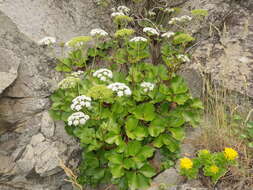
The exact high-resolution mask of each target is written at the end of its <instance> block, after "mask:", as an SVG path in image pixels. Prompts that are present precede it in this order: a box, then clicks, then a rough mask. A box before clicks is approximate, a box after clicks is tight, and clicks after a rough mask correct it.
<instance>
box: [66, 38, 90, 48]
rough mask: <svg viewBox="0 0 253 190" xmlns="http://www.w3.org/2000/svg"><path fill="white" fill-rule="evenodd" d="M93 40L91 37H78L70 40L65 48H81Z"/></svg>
mask: <svg viewBox="0 0 253 190" xmlns="http://www.w3.org/2000/svg"><path fill="white" fill-rule="evenodd" d="M91 40H92V37H90V36H77V37H74V38H72V39H71V40H69V41H68V42H66V43H65V46H67V47H76V46H77V47H78V46H79V47H80V46H83V45H84V44H85V43H87V42H89V41H91Z"/></svg>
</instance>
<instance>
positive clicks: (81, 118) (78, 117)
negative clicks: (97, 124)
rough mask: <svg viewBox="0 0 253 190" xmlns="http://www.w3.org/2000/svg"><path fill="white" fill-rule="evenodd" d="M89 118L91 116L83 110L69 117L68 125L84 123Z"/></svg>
mask: <svg viewBox="0 0 253 190" xmlns="http://www.w3.org/2000/svg"><path fill="white" fill-rule="evenodd" d="M89 119H90V116H88V115H86V114H84V113H83V112H76V113H73V114H72V115H71V116H69V117H68V125H69V126H78V125H84V124H85V123H86V122H87V121H88V120H89Z"/></svg>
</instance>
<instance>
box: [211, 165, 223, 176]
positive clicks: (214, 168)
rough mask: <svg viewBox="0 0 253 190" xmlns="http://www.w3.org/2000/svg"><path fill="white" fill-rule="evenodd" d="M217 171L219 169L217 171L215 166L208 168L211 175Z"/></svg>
mask: <svg viewBox="0 0 253 190" xmlns="http://www.w3.org/2000/svg"><path fill="white" fill-rule="evenodd" d="M219 170H220V169H219V168H218V167H217V166H216V165H211V166H210V167H209V171H210V172H211V173H213V174H216V173H218V172H219Z"/></svg>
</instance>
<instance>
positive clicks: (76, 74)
mask: <svg viewBox="0 0 253 190" xmlns="http://www.w3.org/2000/svg"><path fill="white" fill-rule="evenodd" d="M83 73H84V72H83V71H76V72H72V73H71V76H73V77H80V76H81V75H82V74H83Z"/></svg>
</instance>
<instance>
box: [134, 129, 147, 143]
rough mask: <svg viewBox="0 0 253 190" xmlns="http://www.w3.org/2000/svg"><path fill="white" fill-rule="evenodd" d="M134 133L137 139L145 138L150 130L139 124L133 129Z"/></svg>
mask: <svg viewBox="0 0 253 190" xmlns="http://www.w3.org/2000/svg"><path fill="white" fill-rule="evenodd" d="M132 134H133V135H134V136H135V139H137V140H143V138H144V137H147V136H148V130H147V128H146V127H144V126H138V127H137V128H136V129H135V130H133V131H132Z"/></svg>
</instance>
